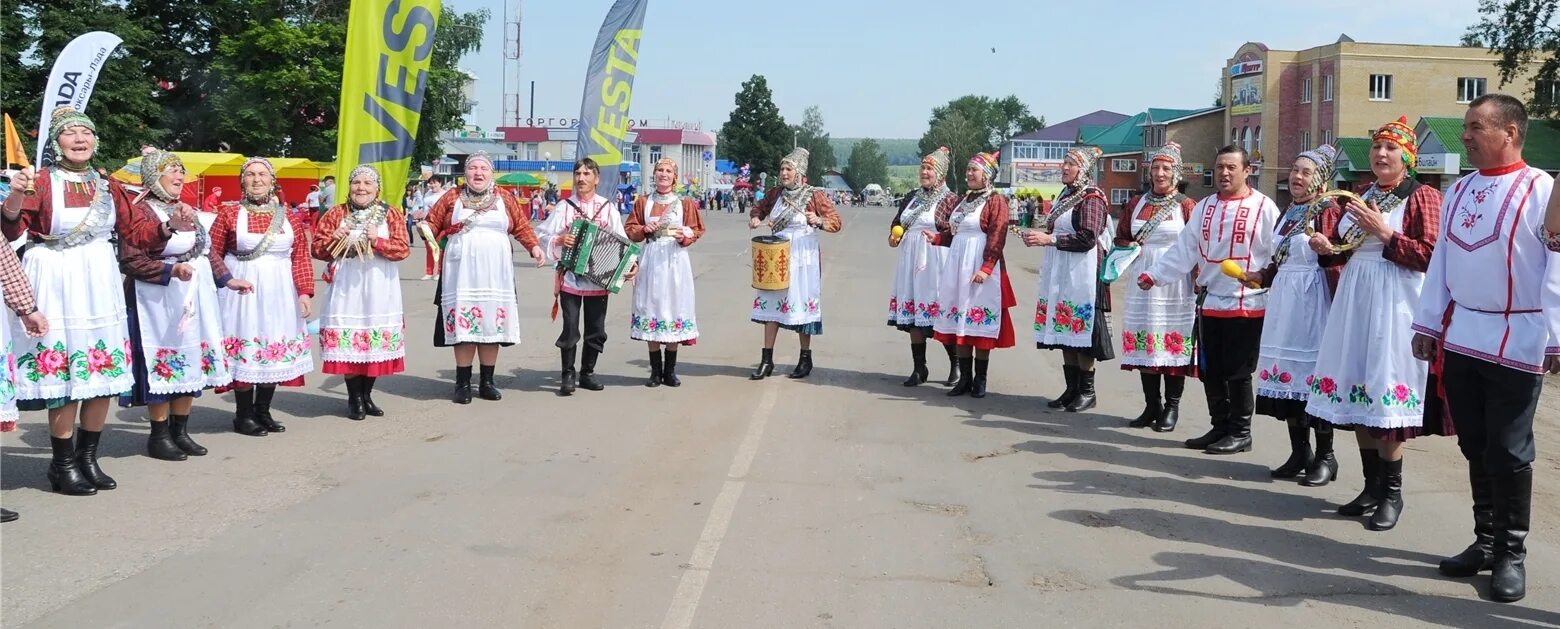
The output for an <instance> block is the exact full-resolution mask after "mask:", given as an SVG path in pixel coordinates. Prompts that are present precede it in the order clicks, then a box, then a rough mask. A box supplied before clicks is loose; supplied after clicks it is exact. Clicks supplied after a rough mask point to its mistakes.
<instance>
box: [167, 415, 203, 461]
mask: <svg viewBox="0 0 1560 629" xmlns="http://www.w3.org/2000/svg"><path fill="white" fill-rule="evenodd" d="M168 433H169V434H170V435H171V436H172V437H173V445H176V446H179V449H180V450H183V451H184V453H185V454H188V455H190V456H206V448H204V447H202V446H201V445H200V444H198V443H195V440H194V439H191V438H190V416H189V415H169V416H168Z"/></svg>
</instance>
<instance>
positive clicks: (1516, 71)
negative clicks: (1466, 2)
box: [1462, 0, 1560, 118]
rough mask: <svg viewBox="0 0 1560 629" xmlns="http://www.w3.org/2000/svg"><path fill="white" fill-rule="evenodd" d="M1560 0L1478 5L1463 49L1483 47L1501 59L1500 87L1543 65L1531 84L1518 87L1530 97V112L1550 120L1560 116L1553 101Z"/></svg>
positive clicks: (1558, 102)
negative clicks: (1471, 46)
mask: <svg viewBox="0 0 1560 629" xmlns="http://www.w3.org/2000/svg"><path fill="white" fill-rule="evenodd" d="M1557 7H1560V0H1510V1H1508V2H1501V1H1500V0H1479V21H1478V22H1477V23H1475V24H1474V25H1472V26H1470V27H1468V31H1467V33H1465V34H1464V35H1463V39H1462V44H1463V45H1465V46H1467V45H1477V44H1483V45H1485V46H1488V47H1489V48H1490V52H1491V53H1493V54H1495V55H1496V56H1497V57H1499V58H1498V59H1497V60H1496V61H1495V66H1496V67H1498V68H1500V82H1501V85H1502V86H1505V85H1506V84H1508V83H1511V82H1512V81H1513V80H1515V79H1517V78H1518V77H1520V76H1522V75H1523V74H1524V73H1525V71H1526V70H1527V69H1528V66H1529V64H1531V63H1533V62H1535V61H1537V62H1539V65H1538V68H1537V71H1536V72H1535V76H1534V78H1535V79H1536V80H1535V82H1534V84H1533V85H1523V86H1519V87H1520V90H1519V91H1518V93H1520V94H1530V95H1531V98H1529V99H1528V113H1529V114H1531V115H1533V116H1537V117H1544V118H1550V117H1554V116H1555V114H1557V113H1560V99H1557V98H1556V97H1555V96H1556V94H1555V89H1556V86H1557V85H1560V83H1557V80H1560V77H1557V76H1556V75H1557V74H1560V55H1557V53H1560V25H1557V24H1556V23H1555V10H1556V8H1557Z"/></svg>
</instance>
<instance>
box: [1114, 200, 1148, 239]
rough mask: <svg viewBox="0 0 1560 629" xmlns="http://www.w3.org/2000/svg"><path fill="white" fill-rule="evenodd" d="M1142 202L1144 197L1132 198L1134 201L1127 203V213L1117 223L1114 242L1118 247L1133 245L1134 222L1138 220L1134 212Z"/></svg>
mask: <svg viewBox="0 0 1560 629" xmlns="http://www.w3.org/2000/svg"><path fill="white" fill-rule="evenodd" d="M1142 200H1143V196H1142V195H1138V196H1135V197H1132V200H1131V201H1128V202H1127V211H1126V212H1125V213H1123V214H1122V215H1121V220H1119V221H1116V237H1115V239H1114V241H1113V242H1114V243H1115V245H1116V246H1117V247H1126V246H1129V245H1131V244H1132V220H1133V219H1134V218H1136V217H1135V216H1133V215H1132V212H1133V210H1134V209H1136V208H1137V206H1138V202H1139V201H1142Z"/></svg>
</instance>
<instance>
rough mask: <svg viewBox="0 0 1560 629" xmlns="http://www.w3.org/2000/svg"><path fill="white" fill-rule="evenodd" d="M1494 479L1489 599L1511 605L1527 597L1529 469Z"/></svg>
mask: <svg viewBox="0 0 1560 629" xmlns="http://www.w3.org/2000/svg"><path fill="white" fill-rule="evenodd" d="M1524 468H1525V469H1523V470H1521V471H1519V472H1515V473H1512V474H1503V475H1500V476H1496V477H1495V486H1494V490H1495V491H1494V496H1495V566H1494V567H1493V568H1491V569H1490V572H1491V574H1490V598H1491V599H1493V600H1495V601H1496V602H1498V603H1515V602H1517V601H1520V600H1522V597H1524V596H1527V536H1528V520H1529V517H1530V516H1531V515H1532V507H1533V468H1532V467H1531V466H1524Z"/></svg>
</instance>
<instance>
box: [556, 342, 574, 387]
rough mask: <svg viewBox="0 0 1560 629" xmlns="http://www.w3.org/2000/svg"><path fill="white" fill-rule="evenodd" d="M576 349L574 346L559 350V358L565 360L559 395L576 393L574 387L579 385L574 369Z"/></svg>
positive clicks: (560, 376)
mask: <svg viewBox="0 0 1560 629" xmlns="http://www.w3.org/2000/svg"><path fill="white" fill-rule="evenodd" d="M574 351H575V348H573V347H568V348H564V349H560V350H558V355H559V358H561V359H562V360H563V373H561V374H559V381H560V382H559V384H558V395H574V389H575V388H576V387H577V385H578V383H577V382H576V380H575V378H576V377H577V376H576V375H575V371H574Z"/></svg>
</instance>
